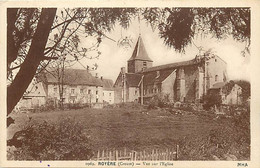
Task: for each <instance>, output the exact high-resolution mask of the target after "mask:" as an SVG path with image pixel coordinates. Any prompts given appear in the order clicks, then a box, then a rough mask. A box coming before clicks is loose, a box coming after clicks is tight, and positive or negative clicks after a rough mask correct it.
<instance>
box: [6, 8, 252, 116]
mask: <svg viewBox="0 0 260 168" xmlns="http://www.w3.org/2000/svg"><path fill="white" fill-rule="evenodd" d="M56 11H57V9H53V8H43V9H36V8H33V9H32V8H26V9H23V8H21V9H18V8H10V9H8V10H7V24H8V27H7V30H8V31H7V37H8V38H7V39H8V40H7V67H8V69H7V72H8V74H7V76H8V78H9V79H10V80H11V84H10V85H9V86H8V88H7V114H10V113H11V111H12V110H13V108H14V107H15V105H16V104H17V102H18V101H19V100H20V98H21V97H22V96H23V93H24V92H25V90H26V88H27V87H28V86H29V84H30V82H31V80H32V79H33V77H34V75H35V74H36V73H37V72H40V71H42V70H43V69H45V68H46V66H48V65H49V63H50V62H52V61H53V60H56V59H58V58H59V57H60V55H59V54H57V53H58V52H61V51H62V52H63V53H65V52H66V53H67V54H68V55H69V56H68V55H67V56H66V60H67V57H70V58H73V59H72V61H79V60H80V59H81V58H83V57H89V55H88V54H87V53H88V52H90V51H91V50H92V49H94V48H95V47H98V46H99V44H100V43H101V41H102V38H109V37H108V36H107V35H106V34H105V33H106V32H109V31H111V30H113V26H114V25H115V23H117V22H119V23H120V26H122V27H123V28H127V27H128V26H129V24H130V21H131V19H133V18H135V17H136V16H138V17H139V16H143V19H145V20H146V21H147V22H148V23H149V24H150V25H151V26H152V28H158V29H159V35H160V37H161V38H163V39H164V41H165V44H166V45H168V46H171V47H173V48H174V49H175V50H176V51H178V52H184V51H185V47H186V46H187V45H189V44H191V43H192V40H193V38H194V37H196V36H198V35H202V34H204V35H205V34H206V35H209V34H212V35H213V36H214V37H216V38H218V39H223V38H225V37H226V36H228V35H231V36H232V37H233V38H234V39H235V40H238V41H241V42H246V43H247V47H246V48H245V51H247V52H249V46H250V9H249V8H74V9H59V10H58V13H57V15H56ZM79 34H81V35H82V36H83V35H84V36H85V37H94V38H96V41H97V43H96V44H94V46H95V47H93V48H91V47H90V48H85V47H82V48H80V47H79V44H80V38H78V37H79ZM48 37H49V38H48ZM109 39H110V38H109ZM92 51H93V50H92ZM94 51H95V52H98V51H97V50H95V49H94ZM89 58H92V57H91V56H90V57H89ZM16 64H17V66H14V65H16ZM14 70H19V71H18V73H17V74H16V75H14V74H13V71H14ZM13 78H14V79H13Z"/></svg>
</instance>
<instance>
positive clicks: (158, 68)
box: [144, 59, 199, 73]
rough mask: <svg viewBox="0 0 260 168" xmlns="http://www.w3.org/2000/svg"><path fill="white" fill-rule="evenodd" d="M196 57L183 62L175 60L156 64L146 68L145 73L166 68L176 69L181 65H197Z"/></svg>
mask: <svg viewBox="0 0 260 168" xmlns="http://www.w3.org/2000/svg"><path fill="white" fill-rule="evenodd" d="M198 63H199V62H197V61H196V60H195V59H192V60H188V61H182V62H175V63H171V64H165V65H160V66H155V67H151V68H147V69H145V70H144V73H146V72H151V71H160V70H166V69H175V68H178V67H181V66H189V65H195V64H198Z"/></svg>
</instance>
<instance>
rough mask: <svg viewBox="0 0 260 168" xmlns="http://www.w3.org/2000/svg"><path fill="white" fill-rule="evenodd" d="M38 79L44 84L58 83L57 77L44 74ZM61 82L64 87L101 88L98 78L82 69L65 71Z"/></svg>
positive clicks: (101, 84)
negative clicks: (86, 86) (88, 86)
mask: <svg viewBox="0 0 260 168" xmlns="http://www.w3.org/2000/svg"><path fill="white" fill-rule="evenodd" d="M40 78H41V80H42V81H43V82H46V83H58V77H56V76H55V74H54V75H52V74H50V73H45V74H44V75H41V76H40ZM63 82H64V84H66V85H90V86H103V83H102V81H101V79H100V78H96V77H94V76H93V75H92V74H91V73H89V72H88V71H87V70H82V69H65V70H64V79H63Z"/></svg>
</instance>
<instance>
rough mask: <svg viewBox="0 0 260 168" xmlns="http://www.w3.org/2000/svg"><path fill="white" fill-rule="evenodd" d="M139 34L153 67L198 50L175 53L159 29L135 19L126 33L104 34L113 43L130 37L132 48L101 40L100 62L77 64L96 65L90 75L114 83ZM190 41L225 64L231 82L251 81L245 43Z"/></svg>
mask: <svg viewBox="0 0 260 168" xmlns="http://www.w3.org/2000/svg"><path fill="white" fill-rule="evenodd" d="M139 34H141V37H142V39H143V42H144V45H145V48H146V51H147V53H148V55H149V57H150V58H151V59H152V60H153V66H157V65H163V64H168V63H174V62H179V61H184V60H190V59H193V58H194V57H195V56H196V54H198V53H199V50H198V48H197V47H195V45H193V44H191V45H189V46H187V47H186V49H185V53H178V52H175V50H174V49H173V48H169V47H167V46H166V45H165V44H164V43H163V39H161V38H160V37H159V34H158V30H155V31H153V30H152V29H151V27H150V26H149V25H147V24H146V23H145V22H144V21H141V22H140V23H139V22H138V21H137V20H134V21H133V22H132V23H131V24H130V27H129V28H128V29H126V30H125V29H122V28H121V27H120V26H119V25H116V26H115V28H114V30H113V31H111V32H109V33H106V35H107V36H108V37H110V38H112V39H114V40H115V41H118V40H119V39H120V38H121V36H122V37H125V36H128V37H131V39H132V42H133V43H131V47H128V48H127V49H125V48H123V47H120V46H118V44H117V42H114V41H112V40H109V39H108V38H103V40H102V43H101V44H100V47H99V51H101V55H100V57H99V59H92V60H90V59H82V60H81V61H80V62H81V64H83V65H85V66H86V65H93V64H94V63H97V64H98V69H97V70H96V71H94V72H92V73H93V74H96V73H97V74H98V76H103V77H104V78H107V79H112V80H113V81H115V80H116V78H117V76H118V74H119V72H120V68H121V67H126V68H127V60H128V59H129V58H130V57H131V55H132V52H133V50H134V47H135V44H136V41H137V38H138V36H139ZM91 42H93V41H91V40H89V39H87V38H86V39H84V38H83V39H81V44H80V45H81V46H84V45H87V44H89V43H91ZM193 42H194V44H196V46H201V47H203V49H204V50H208V49H212V51H213V52H214V53H215V54H216V55H218V56H219V57H221V58H222V59H223V60H224V61H226V62H227V73H228V77H229V79H230V80H232V79H245V80H250V73H249V64H250V55H247V56H246V57H243V56H242V55H241V51H242V50H243V49H244V48H245V43H241V42H236V41H234V40H233V39H232V38H231V37H228V38H227V39H225V40H217V39H216V38H212V37H197V38H195V39H194V40H193ZM81 64H79V63H76V64H75V65H74V66H72V68H77V69H83V68H84V67H83V66H82V65H81Z"/></svg>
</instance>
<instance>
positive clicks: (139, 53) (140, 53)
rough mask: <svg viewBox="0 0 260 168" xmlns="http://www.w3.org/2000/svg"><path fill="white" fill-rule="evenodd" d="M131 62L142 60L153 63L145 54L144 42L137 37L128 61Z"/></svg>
mask: <svg viewBox="0 0 260 168" xmlns="http://www.w3.org/2000/svg"><path fill="white" fill-rule="evenodd" d="M132 60H143V61H150V62H153V61H152V60H151V58H149V56H148V54H147V52H146V49H145V47H144V42H143V40H142V37H141V36H139V37H138V39H137V42H136V45H135V49H134V51H133V54H132V57H131V58H130V59H129V60H128V61H132Z"/></svg>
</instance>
